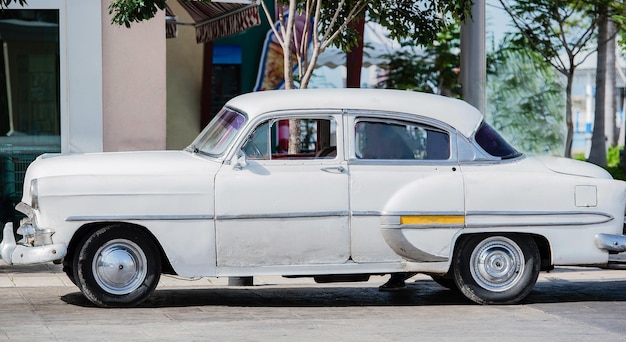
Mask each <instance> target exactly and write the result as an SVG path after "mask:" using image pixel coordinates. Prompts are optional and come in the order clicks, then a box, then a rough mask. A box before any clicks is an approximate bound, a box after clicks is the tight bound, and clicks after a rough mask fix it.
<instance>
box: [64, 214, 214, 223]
mask: <svg viewBox="0 0 626 342" xmlns="http://www.w3.org/2000/svg"><path fill="white" fill-rule="evenodd" d="M212 219H213V215H111V216H68V217H66V218H65V221H66V222H77V221H185V220H212Z"/></svg>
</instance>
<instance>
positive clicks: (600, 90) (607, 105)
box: [589, 0, 624, 167]
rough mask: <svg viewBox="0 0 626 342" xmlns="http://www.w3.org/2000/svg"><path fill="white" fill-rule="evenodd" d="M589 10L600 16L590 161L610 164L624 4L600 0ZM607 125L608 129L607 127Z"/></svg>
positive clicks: (613, 140)
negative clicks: (617, 48)
mask: <svg viewBox="0 0 626 342" xmlns="http://www.w3.org/2000/svg"><path fill="white" fill-rule="evenodd" d="M589 10H590V11H593V13H596V14H597V16H598V25H597V26H598V34H597V52H598V54H597V62H596V96H595V100H596V101H595V116H594V120H593V123H594V125H593V133H592V136H591V150H590V151H589V161H590V162H592V163H594V164H596V165H599V166H603V167H606V166H607V143H609V144H610V145H611V146H614V145H615V144H616V143H617V140H616V138H615V136H616V127H615V91H614V90H615V42H616V40H615V36H616V35H617V31H616V26H617V25H621V24H622V19H623V18H622V17H621V16H619V15H618V14H621V13H623V12H624V5H623V3H622V2H619V1H611V0H600V1H597V3H596V4H595V5H594V6H590V7H589ZM607 128H608V129H607Z"/></svg>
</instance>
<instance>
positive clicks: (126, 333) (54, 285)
mask: <svg viewBox="0 0 626 342" xmlns="http://www.w3.org/2000/svg"><path fill="white" fill-rule="evenodd" d="M385 280H386V277H372V279H371V280H370V281H369V282H367V283H340V284H325V285H319V284H315V283H313V282H312V281H310V280H308V279H286V278H280V277H259V278H255V286H252V287H228V286H226V284H227V280H226V279H214V278H204V279H199V280H195V281H191V282H190V281H183V280H178V279H175V278H171V277H163V278H162V281H161V283H160V284H159V287H158V288H157V291H156V292H155V294H154V295H153V296H152V297H151V298H150V299H149V300H148V301H147V302H146V303H144V304H143V305H141V306H140V307H138V308H131V309H101V308H96V307H94V306H93V305H91V303H90V302H88V301H87V300H86V299H85V298H84V297H83V296H82V295H81V293H80V292H79V291H78V289H77V288H76V287H75V286H74V285H72V284H71V283H70V282H69V280H68V279H67V278H66V277H65V276H64V275H63V273H62V272H61V270H60V268H59V267H57V266H38V267H36V268H35V269H33V268H32V267H31V268H14V267H8V266H0V341H2V340H11V341H13V340H14V341H43V340H46V341H154V340H160V341H163V340H167V341H174V340H179V341H206V340H210V339H211V340H218V341H409V340H412V341H414V340H420V341H425V340H431V341H539V340H549V341H568V342H569V341H590V340H600V339H603V340H611V341H626V320H625V316H626V308H624V304H626V271H622V270H620V271H609V270H599V269H584V268H559V269H557V270H555V271H553V272H550V273H542V275H541V276H540V280H539V282H538V284H537V286H536V287H535V290H534V291H533V292H532V293H531V294H530V296H529V297H527V299H526V300H525V301H524V303H522V304H520V305H512V306H480V305H475V304H472V303H470V302H468V301H467V300H466V299H464V297H462V296H461V295H459V294H457V293H455V292H453V291H450V290H446V289H444V288H442V287H440V286H439V285H437V284H436V283H434V282H433V281H431V280H430V278H428V277H426V276H423V275H418V276H416V277H414V278H412V279H411V280H410V281H409V286H408V289H407V290H404V291H397V292H392V293H383V292H379V291H378V289H377V286H378V285H380V284H382V283H383V282H384V281H385Z"/></svg>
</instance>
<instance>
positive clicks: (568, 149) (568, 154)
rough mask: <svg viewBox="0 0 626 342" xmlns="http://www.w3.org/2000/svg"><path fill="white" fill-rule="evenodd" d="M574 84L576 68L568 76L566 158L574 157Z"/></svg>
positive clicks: (566, 92)
mask: <svg viewBox="0 0 626 342" xmlns="http://www.w3.org/2000/svg"><path fill="white" fill-rule="evenodd" d="M573 82H574V68H572V69H571V70H569V73H568V74H567V84H566V85H565V125H566V126H567V134H566V136H565V153H563V155H564V156H565V157H566V158H571V157H572V142H573V140H574V121H573V120H572V83H573Z"/></svg>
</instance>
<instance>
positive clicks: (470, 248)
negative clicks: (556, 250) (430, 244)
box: [453, 235, 541, 304]
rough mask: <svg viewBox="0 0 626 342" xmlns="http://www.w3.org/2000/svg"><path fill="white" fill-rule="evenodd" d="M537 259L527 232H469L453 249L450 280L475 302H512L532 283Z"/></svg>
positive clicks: (525, 293) (533, 283)
mask: <svg viewBox="0 0 626 342" xmlns="http://www.w3.org/2000/svg"><path fill="white" fill-rule="evenodd" d="M540 260H541V259H540V255H539V249H538V248H537V244H536V243H535V241H534V240H533V239H532V238H531V237H529V236H523V235H506V236H504V235H503V236H484V235H475V236H470V237H468V238H467V239H464V240H463V241H461V243H460V246H459V248H458V249H457V250H456V252H455V255H454V261H453V276H454V281H455V283H456V285H457V287H458V288H459V290H461V292H462V293H463V294H464V295H465V296H466V297H467V298H469V299H470V300H472V301H474V302H476V303H478V304H514V303H517V302H519V301H520V300H522V299H523V298H524V297H526V296H527V295H528V294H529V293H530V291H531V290H532V288H533V287H534V286H535V283H536V282H537V277H538V276H539V271H540V268H541V263H540Z"/></svg>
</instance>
